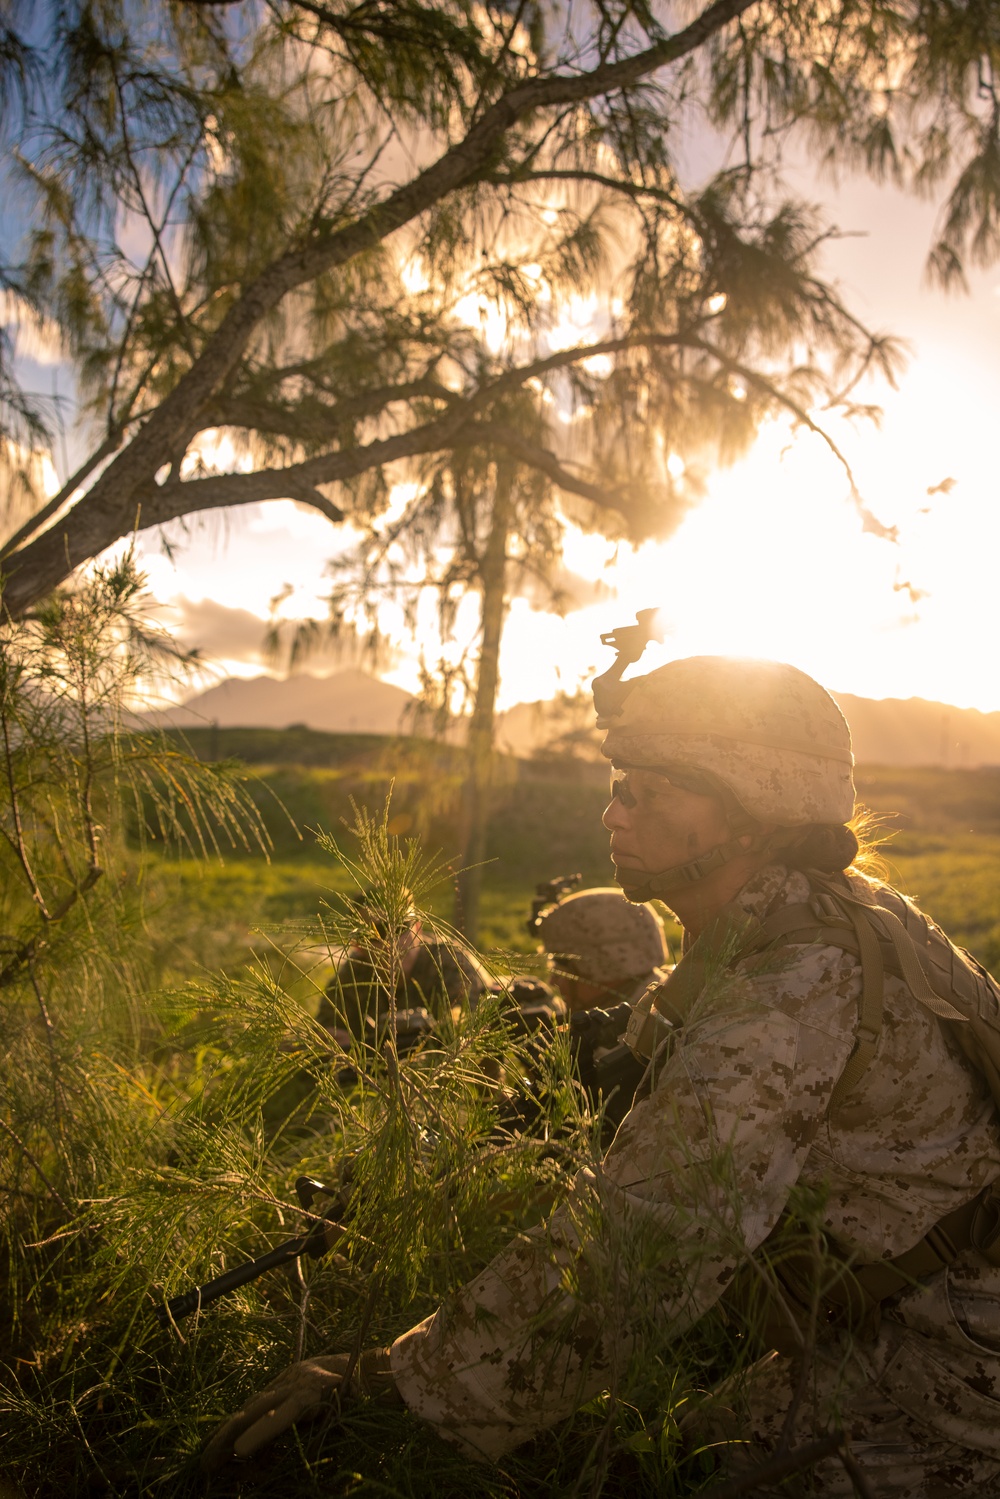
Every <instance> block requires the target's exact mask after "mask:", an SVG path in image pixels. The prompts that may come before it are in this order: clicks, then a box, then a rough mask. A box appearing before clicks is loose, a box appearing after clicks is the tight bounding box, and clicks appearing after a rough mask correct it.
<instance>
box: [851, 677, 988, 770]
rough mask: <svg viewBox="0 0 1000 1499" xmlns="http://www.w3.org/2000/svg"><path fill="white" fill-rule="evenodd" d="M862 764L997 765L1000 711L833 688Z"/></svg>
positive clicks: (959, 767) (960, 767) (957, 767)
mask: <svg viewBox="0 0 1000 1499" xmlns="http://www.w3.org/2000/svg"><path fill="white" fill-rule="evenodd" d="M834 697H835V698H836V699H837V702H838V703H839V704H840V706H841V709H842V710H843V713H844V716H845V718H846V719H847V721H848V723H849V724H850V726H851V734H852V736H853V739H854V758H855V759H856V760H857V761H858V762H859V764H863V765H898V766H917V765H928V766H930V765H938V766H943V767H944V768H945V769H946V770H972V769H975V768H976V767H977V766H980V765H1000V713H980V712H979V710H978V708H952V707H949V706H948V704H947V703H929V702H926V701H925V700H924V699H923V698H921V697H910V698H905V699H904V698H893V697H887V698H869V697H852V696H851V694H850V693H848V692H836V693H834Z"/></svg>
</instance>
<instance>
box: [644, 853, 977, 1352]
mask: <svg viewBox="0 0 1000 1499" xmlns="http://www.w3.org/2000/svg"><path fill="white" fill-rule="evenodd" d="M805 873H806V876H807V878H808V880H809V884H810V887H811V894H810V898H809V900H808V901H807V902H803V903H801V904H796V905H790V906H785V907H783V908H782V909H781V910H778V911H776V912H774V913H773V915H771V916H768V917H766V918H765V919H764V921H763V922H760V921H756V920H755V919H754V918H753V917H750V916H748V915H747V914H746V913H745V912H744V911H742V910H740V909H739V908H738V907H726V908H725V909H724V910H723V911H722V912H721V913H720V915H719V916H718V917H717V918H716V920H715V922H714V923H713V924H712V925H711V926H710V927H709V928H707V929H706V930H705V931H704V932H703V933H702V934H701V936H699V938H698V939H697V940H696V941H695V942H694V943H692V945H691V947H690V949H689V950H688V952H687V953H685V955H684V957H683V958H682V959H681V961H680V963H678V965H677V967H676V968H675V969H674V971H673V973H672V974H671V975H670V977H669V978H668V979H667V981H666V982H665V983H664V984H662V985H660V986H659V987H658V988H651V989H650V990H648V991H647V993H646V994H645V995H644V996H643V998H642V1000H641V1001H640V1003H639V1004H638V1005H637V1006H636V1009H635V1011H634V1012H633V1016H632V1019H631V1021H630V1024H629V1028H628V1030H627V1032H626V1035H625V1040H626V1042H627V1043H628V1044H629V1045H630V1046H631V1047H632V1049H633V1050H634V1051H635V1052H636V1054H637V1055H640V1056H645V1057H646V1058H647V1059H648V1058H652V1057H653V1056H654V1055H655V1054H656V1052H657V1051H658V1050H659V1048H660V1047H661V1045H662V1044H663V1042H664V1040H665V1039H666V1038H667V1036H668V1035H669V1034H670V1033H672V1032H673V1029H674V1027H675V1026H677V1025H682V1024H684V1023H685V1022H686V1021H687V1019H688V1017H689V1015H690V1013H691V1008H692V1006H693V1004H694V1002H695V1001H696V999H697V998H698V996H699V995H700V994H701V993H702V991H703V989H704V987H705V984H706V981H707V979H708V977H709V974H710V973H711V971H712V970H713V969H715V970H718V969H719V968H720V967H722V968H731V967H732V966H733V965H734V964H736V963H737V962H744V961H746V960H747V959H750V960H751V963H752V960H753V959H754V958H755V957H756V956H758V955H761V956H762V957H763V958H764V961H770V960H771V959H772V957H773V956H774V955H777V954H780V951H781V949H782V947H784V946H789V945H792V944H803V943H821V944H823V945H824V946H830V947H839V948H841V949H843V951H845V952H850V953H852V954H854V955H855V956H856V957H857V958H858V960H859V962H860V965H861V997H860V1000H859V1004H858V1025H857V1029H856V1031H855V1042H854V1048H853V1050H852V1052H851V1055H850V1056H849V1058H848V1060H847V1064H846V1066H845V1068H844V1071H843V1072H842V1073H841V1075H840V1077H839V1079H838V1080H837V1083H836V1085H835V1087H834V1089H833V1092H832V1094H831V1099H830V1102H831V1104H834V1105H835V1104H837V1103H839V1102H840V1101H841V1100H842V1099H843V1098H845V1097H846V1096H847V1095H848V1094H849V1093H850V1092H851V1091H852V1090H853V1089H854V1087H855V1086H856V1085H857V1084H858V1082H859V1081H860V1080H861V1078H862V1077H863V1076H864V1074H865V1073H866V1072H867V1070H868V1068H869V1067H870V1065H871V1062H872V1060H873V1058H874V1056H875V1050H876V1047H877V1045H878V1039H879V1035H880V1034H881V1030H882V1019H883V1010H884V982H885V975H886V973H890V974H893V975H895V976H896V977H897V978H900V979H902V980H903V982H904V983H905V984H906V986H907V988H908V989H909V991H910V993H911V994H912V995H913V998H914V999H915V1000H916V1001H917V1002H918V1003H919V1004H921V1005H923V1006H925V1008H926V1009H928V1010H930V1011H931V1012H932V1013H933V1014H934V1015H935V1016H936V1017H937V1019H938V1021H939V1023H940V1024H941V1025H943V1026H944V1028H945V1030H946V1031H947V1032H948V1034H949V1035H951V1036H952V1037H954V1039H955V1041H956V1042H957V1044H958V1045H959V1046H960V1047H961V1049H962V1051H963V1053H964V1055H965V1056H966V1057H967V1058H968V1060H969V1061H970V1062H971V1063H972V1065H973V1067H974V1068H975V1069H976V1070H977V1071H978V1072H979V1073H981V1074H982V1076H983V1077H984V1078H985V1079H986V1081H987V1083H988V1085H989V1088H990V1092H991V1093H992V1095H993V1099H994V1102H995V1104H996V1105H997V1108H998V1109H1000V985H998V984H997V982H996V980H995V979H993V977H992V976H991V975H990V974H989V973H987V971H986V969H985V968H983V966H982V965H981V964H980V963H978V962H977V961H976V959H975V958H974V957H972V955H971V954H970V953H968V952H965V951H964V949H962V948H959V947H956V946H955V944H954V943H953V942H951V941H950V940H949V938H948V937H947V936H946V935H945V934H944V932H943V931H942V930H941V929H940V927H938V926H937V925H936V924H935V923H934V922H933V921H931V920H930V918H929V917H928V916H925V915H924V913H923V912H922V911H920V910H918V909H917V907H916V906H915V905H914V904H913V903H912V902H911V901H910V900H908V899H907V898H906V896H904V895H901V894H900V893H899V892H898V891H897V890H893V889H892V888H891V887H890V886H888V885H880V884H876V883H874V882H873V881H869V880H867V879H866V878H864V877H863V876H856V877H854V878H852V879H848V878H847V877H846V876H844V875H827V874H821V873H819V872H818V871H816V870H807V871H805ZM969 1248H974V1249H976V1250H977V1251H978V1252H979V1253H981V1254H983V1255H985V1256H986V1257H987V1258H988V1259H989V1260H990V1261H991V1262H992V1263H994V1264H1000V1184H996V1183H994V1184H993V1185H991V1186H990V1187H987V1188H986V1189H985V1191H983V1192H981V1193H979V1194H978V1195H977V1196H976V1197H974V1198H973V1199H972V1201H971V1202H968V1203H965V1204H963V1206H962V1207H960V1208H957V1209H956V1210H955V1211H953V1212H951V1213H949V1214H947V1215H946V1216H945V1217H944V1218H942V1219H941V1220H940V1221H939V1222H938V1223H936V1224H935V1225H934V1226H933V1227H932V1228H931V1229H930V1230H929V1231H928V1232H927V1233H926V1234H925V1235H924V1237H923V1238H922V1239H921V1240H920V1241H919V1242H918V1243H917V1244H916V1245H914V1247H913V1248H912V1249H910V1250H907V1251H906V1252H905V1253H904V1254H901V1255H897V1256H896V1257H895V1258H893V1259H886V1260H879V1261H877V1262H875V1263H873V1264H870V1265H858V1264H852V1265H850V1267H849V1269H850V1274H849V1275H845V1276H843V1277H841V1281H840V1282H839V1290H838V1293H837V1294H835V1295H834V1297H833V1299H832V1304H831V1305H830V1306H828V1307H827V1308H826V1311H825V1318H826V1320H827V1321H828V1322H830V1323H831V1324H839V1325H844V1324H845V1323H849V1324H850V1325H852V1326H857V1325H858V1324H859V1323H860V1322H861V1321H863V1320H865V1318H866V1317H867V1319H868V1320H869V1321H871V1313H872V1312H873V1311H877V1308H878V1305H879V1304H880V1303H881V1302H882V1301H884V1300H886V1299H887V1298H888V1297H890V1296H893V1295H895V1294H897V1292H899V1291H901V1290H903V1289H904V1288H905V1287H906V1286H908V1285H912V1284H913V1283H914V1282H915V1281H918V1280H921V1279H923V1278H924V1277H925V1276H928V1275H931V1274H933V1273H935V1272H936V1271H938V1270H941V1269H944V1268H945V1267H946V1266H947V1265H950V1264H951V1263H952V1261H953V1260H955V1259H956V1258H957V1257H958V1255H959V1254H961V1253H962V1252H963V1251H964V1250H966V1249H969ZM783 1278H784V1277H783Z"/></svg>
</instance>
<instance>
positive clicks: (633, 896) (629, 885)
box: [615, 864, 649, 905]
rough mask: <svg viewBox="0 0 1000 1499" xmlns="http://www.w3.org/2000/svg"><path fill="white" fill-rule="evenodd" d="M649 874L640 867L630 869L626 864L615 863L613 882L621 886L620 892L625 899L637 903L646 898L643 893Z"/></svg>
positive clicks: (639, 903)
mask: <svg viewBox="0 0 1000 1499" xmlns="http://www.w3.org/2000/svg"><path fill="white" fill-rule="evenodd" d="M648 878H649V876H648V875H647V874H646V873H645V872H644V871H643V870H641V869H634V868H633V869H630V868H629V866H628V865H627V864H616V865H615V884H616V885H620V886H621V892H622V894H623V895H624V897H625V899H626V900H633V901H635V903H636V904H637V905H642V903H643V902H644V901H645V900H647V899H648V896H646V895H644V894H643V891H644V890H645V889H646V882H647V880H648Z"/></svg>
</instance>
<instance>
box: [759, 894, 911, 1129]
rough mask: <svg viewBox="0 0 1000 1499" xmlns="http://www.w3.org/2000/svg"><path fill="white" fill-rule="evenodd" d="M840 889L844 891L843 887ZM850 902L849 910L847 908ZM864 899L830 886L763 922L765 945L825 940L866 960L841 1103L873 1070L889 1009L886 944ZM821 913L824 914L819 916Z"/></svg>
mask: <svg viewBox="0 0 1000 1499" xmlns="http://www.w3.org/2000/svg"><path fill="white" fill-rule="evenodd" d="M838 894H839V892H838ZM845 907H846V909H845ZM865 909H866V908H865V907H864V906H863V905H862V903H861V902H860V901H858V902H853V901H852V902H850V903H848V902H847V901H845V902H844V905H843V906H840V905H838V904H837V902H836V901H835V900H834V899H833V898H831V896H829V895H828V894H827V893H826V892H825V891H822V892H819V893H818V894H817V896H816V897H815V898H814V899H813V900H811V901H810V902H809V903H808V904H807V905H794V906H784V907H782V909H781V910H779V911H775V912H774V914H773V915H771V916H768V917H767V918H766V919H765V920H764V922H763V923H762V926H761V945H762V946H763V945H767V946H774V945H775V944H785V943H788V944H792V943H795V944H798V943H802V944H808V943H814V942H816V943H822V944H824V945H825V946H827V947H839V948H842V949H843V950H844V951H845V952H851V953H854V954H856V956H857V957H858V959H859V960H860V963H861V998H860V1001H859V1003H858V1024H857V1028H856V1030H855V1032H854V1049H853V1050H852V1052H851V1054H850V1056H849V1057H848V1059H847V1064H846V1066H845V1067H844V1070H843V1072H842V1073H841V1074H840V1077H839V1078H838V1079H837V1081H836V1083H835V1084H834V1088H833V1092H832V1093H831V1095H830V1102H831V1104H837V1103H840V1102H841V1100H842V1099H844V1098H846V1096H847V1095H848V1094H849V1093H850V1092H851V1091H852V1089H853V1088H854V1087H855V1086H856V1084H857V1083H859V1082H860V1081H861V1078H862V1077H863V1076H864V1074H865V1072H867V1070H868V1068H869V1066H870V1065H871V1062H872V1060H873V1058H874V1056H875V1050H876V1048H877V1046H878V1039H879V1036H880V1035H881V1034H882V1017H883V1013H884V1008H885V964H884V962H883V958H882V948H881V946H880V945H879V939H878V936H877V935H876V933H875V931H874V930H873V928H872V925H871V923H870V922H869V921H868V920H867V919H866V917H865V916H864V915H862V912H863V911H864V910H865ZM817 918H818V919H817Z"/></svg>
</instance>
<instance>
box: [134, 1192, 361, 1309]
mask: <svg viewBox="0 0 1000 1499" xmlns="http://www.w3.org/2000/svg"><path fill="white" fill-rule="evenodd" d="M295 1195H296V1197H297V1198H298V1199H299V1203H300V1205H301V1207H302V1210H303V1212H306V1213H308V1212H310V1210H311V1208H312V1205H313V1202H314V1201H315V1199H316V1198H317V1197H330V1198H332V1199H333V1200H332V1202H331V1204H330V1208H329V1209H328V1210H327V1212H325V1213H322V1214H319V1215H318V1216H316V1215H314V1216H313V1222H312V1223H311V1224H310V1226H309V1227H308V1228H307V1229H306V1230H305V1232H304V1233H301V1234H296V1235H294V1236H293V1237H292V1238H291V1239H286V1240H285V1241H284V1243H283V1244H278V1245H277V1246H276V1247H275V1248H274V1249H269V1250H268V1252H267V1254H260V1255H258V1256H257V1258H256V1259H255V1260H246V1261H245V1262H244V1263H243V1264H242V1265H235V1266H234V1267H233V1269H232V1270H227V1271H225V1273H224V1274H223V1275H217V1276H216V1278H215V1279H214V1280H210V1281H207V1282H206V1283H205V1285H203V1286H195V1287H194V1289H193V1290H191V1291H183V1292H182V1293H181V1295H179V1296H172V1297H171V1298H170V1300H169V1301H167V1302H165V1303H164V1304H163V1305H162V1306H158V1307H157V1308H156V1316H157V1320H158V1321H159V1324H160V1326H161V1327H169V1326H170V1324H171V1323H172V1322H179V1321H180V1319H181V1318H182V1317H189V1316H190V1315H191V1313H192V1312H197V1311H200V1310H201V1308H202V1307H203V1306H210V1305H211V1303H212V1302H213V1301H218V1299H219V1297H220V1296H225V1295H227V1294H228V1293H229V1292H230V1291H235V1290H236V1288H237V1287H238V1286H245V1285H246V1284H247V1283H248V1282H249V1281H251V1280H256V1279H257V1278H258V1277H259V1276H261V1275H265V1274H266V1273H267V1271H268V1270H275V1269H277V1267H278V1266H279V1265H288V1264H290V1263H291V1261H292V1260H297V1259H298V1258H299V1257H300V1255H303V1254H307V1255H308V1256H309V1257H310V1259H314V1260H318V1259H319V1258H320V1256H321V1255H324V1254H326V1252H327V1251H328V1250H329V1249H331V1248H332V1247H333V1244H334V1243H335V1242H336V1240H337V1239H339V1238H340V1236H341V1234H342V1233H343V1232H344V1230H343V1228H342V1227H341V1225H340V1219H341V1218H342V1217H343V1215H344V1213H345V1212H346V1210H347V1204H346V1203H345V1201H344V1198H343V1194H342V1192H341V1190H340V1188H338V1187H327V1186H324V1184H323V1183H322V1182H318V1181H314V1180H313V1178H312V1177H311V1176H300V1177H299V1179H298V1180H297V1182H296V1183H295ZM334 1209H336V1210H337V1212H336V1216H334V1211H333V1210H334Z"/></svg>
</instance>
